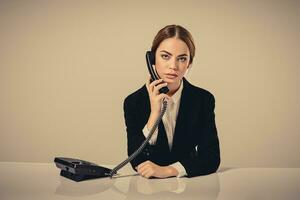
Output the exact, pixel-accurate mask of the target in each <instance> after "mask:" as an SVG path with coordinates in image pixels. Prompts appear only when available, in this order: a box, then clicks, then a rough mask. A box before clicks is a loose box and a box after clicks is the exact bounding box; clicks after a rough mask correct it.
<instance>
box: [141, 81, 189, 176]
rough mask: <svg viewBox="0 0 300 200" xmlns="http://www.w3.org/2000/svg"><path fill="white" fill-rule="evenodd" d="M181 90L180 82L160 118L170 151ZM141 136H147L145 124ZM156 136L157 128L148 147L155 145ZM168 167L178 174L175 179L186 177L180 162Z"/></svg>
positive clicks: (147, 131)
mask: <svg viewBox="0 0 300 200" xmlns="http://www.w3.org/2000/svg"><path fill="white" fill-rule="evenodd" d="M182 89H183V83H182V81H181V83H180V86H179V89H178V90H177V91H176V92H175V93H174V94H173V95H172V96H171V98H170V100H169V101H168V106H167V110H166V112H165V114H164V116H163V118H162V121H163V123H164V127H165V130H166V134H167V138H168V144H169V149H170V150H171V149H172V145H173V136H174V129H175V125H176V119H177V115H178V110H179V105H180V99H181V93H182ZM143 134H144V136H145V137H147V136H148V135H149V130H148V128H147V124H146V125H145V127H144V129H143ZM157 135H158V128H157V129H156V130H155V132H154V133H153V135H152V137H151V139H150V141H149V143H150V145H154V144H155V143H156V140H157ZM170 166H172V167H174V168H175V169H176V170H177V171H178V172H179V173H178V175H177V177H183V176H185V175H187V174H186V170H185V168H184V167H183V166H182V164H181V163H180V162H176V163H174V164H172V165H170Z"/></svg>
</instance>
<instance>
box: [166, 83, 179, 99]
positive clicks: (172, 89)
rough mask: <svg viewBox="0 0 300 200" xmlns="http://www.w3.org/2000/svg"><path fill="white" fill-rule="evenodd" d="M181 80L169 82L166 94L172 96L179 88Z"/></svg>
mask: <svg viewBox="0 0 300 200" xmlns="http://www.w3.org/2000/svg"><path fill="white" fill-rule="evenodd" d="M181 81H182V80H180V81H178V82H175V83H170V84H168V88H169V92H168V93H167V95H168V96H170V97H171V96H173V94H175V92H176V91H177V90H178V89H179V87H180V83H181Z"/></svg>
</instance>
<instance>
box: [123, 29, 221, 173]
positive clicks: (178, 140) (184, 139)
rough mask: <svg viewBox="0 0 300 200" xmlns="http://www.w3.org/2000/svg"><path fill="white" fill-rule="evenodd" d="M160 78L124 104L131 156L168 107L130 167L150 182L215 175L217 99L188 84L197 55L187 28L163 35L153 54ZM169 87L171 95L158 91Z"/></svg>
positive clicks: (216, 159)
mask: <svg viewBox="0 0 300 200" xmlns="http://www.w3.org/2000/svg"><path fill="white" fill-rule="evenodd" d="M151 51H152V53H154V54H155V68H156V71H157V73H158V75H159V77H160V78H161V79H160V80H156V81H153V82H151V83H150V77H149V80H148V81H147V83H146V84H145V85H144V86H143V87H142V88H140V89H139V90H137V91H136V92H134V93H132V94H130V95H129V96H128V97H127V98H126V99H125V101H124V116H125V123H126V127H127V128H126V130H127V140H128V141H127V143H128V144H127V146H128V155H131V154H132V153H133V152H134V151H135V150H136V149H137V148H138V147H139V146H140V145H141V144H142V142H143V141H144V140H145V138H146V137H147V135H148V134H149V130H150V129H151V127H152V126H153V125H154V123H155V121H156V119H157V117H158V116H159V113H160V111H161V106H162V101H163V100H164V99H166V100H167V101H168V107H167V110H166V113H165V115H164V117H163V119H162V121H161V122H160V124H159V126H158V129H156V131H155V133H154V134H153V136H152V137H151V140H150V142H149V143H148V144H147V146H146V147H145V149H144V150H143V152H142V153H141V154H139V155H138V156H137V157H136V158H135V159H133V160H132V161H131V165H132V167H133V168H134V170H136V171H137V172H138V173H139V174H140V175H141V176H144V177H146V178H150V177H157V178H167V177H172V176H177V177H183V176H187V177H193V176H199V175H206V174H210V173H214V172H216V170H217V169H218V167H219V164H220V150H219V140H218V135H217V129H216V125H215V115H214V107H215V100H214V96H213V95H212V94H211V93H210V92H208V91H206V90H204V89H201V88H199V87H196V86H193V85H192V84H190V83H189V82H188V81H187V80H186V79H185V78H184V75H185V74H186V72H187V70H189V68H190V67H191V64H192V62H193V58H194V55H195V45H194V42H193V38H192V36H191V34H190V33H189V32H188V31H187V30H186V29H185V28H183V27H181V26H178V25H169V26H166V27H164V28H163V29H161V30H160V31H159V32H158V33H157V35H156V37H155V38H154V41H153V43H152V48H151ZM164 86H167V87H168V88H169V92H168V93H167V94H163V93H161V94H160V93H159V89H160V88H162V87H164Z"/></svg>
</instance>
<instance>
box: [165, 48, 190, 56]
mask: <svg viewBox="0 0 300 200" xmlns="http://www.w3.org/2000/svg"><path fill="white" fill-rule="evenodd" d="M160 52H164V53H166V54H169V55H170V56H172V54H171V53H170V52H167V51H166V50H161V51H160ZM180 56H188V55H187V54H186V53H183V54H180V55H178V56H177V57H180Z"/></svg>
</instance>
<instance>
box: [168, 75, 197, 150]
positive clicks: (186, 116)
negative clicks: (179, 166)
mask: <svg viewBox="0 0 300 200" xmlns="http://www.w3.org/2000/svg"><path fill="white" fill-rule="evenodd" d="M190 87H191V85H190V83H189V82H188V81H187V80H186V79H185V78H183V90H182V94H181V99H180V105H179V110H178V115H177V120H176V125H175V131H174V136H173V145H172V152H174V151H176V149H177V146H180V145H179V144H180V143H181V142H183V141H185V139H186V137H187V135H186V134H185V132H186V131H185V130H187V129H188V126H189V121H190V120H191V119H190V118H191V114H192V113H194V112H195V111H194V110H195V106H194V105H193V101H192V98H191V96H192V94H191V90H190Z"/></svg>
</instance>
